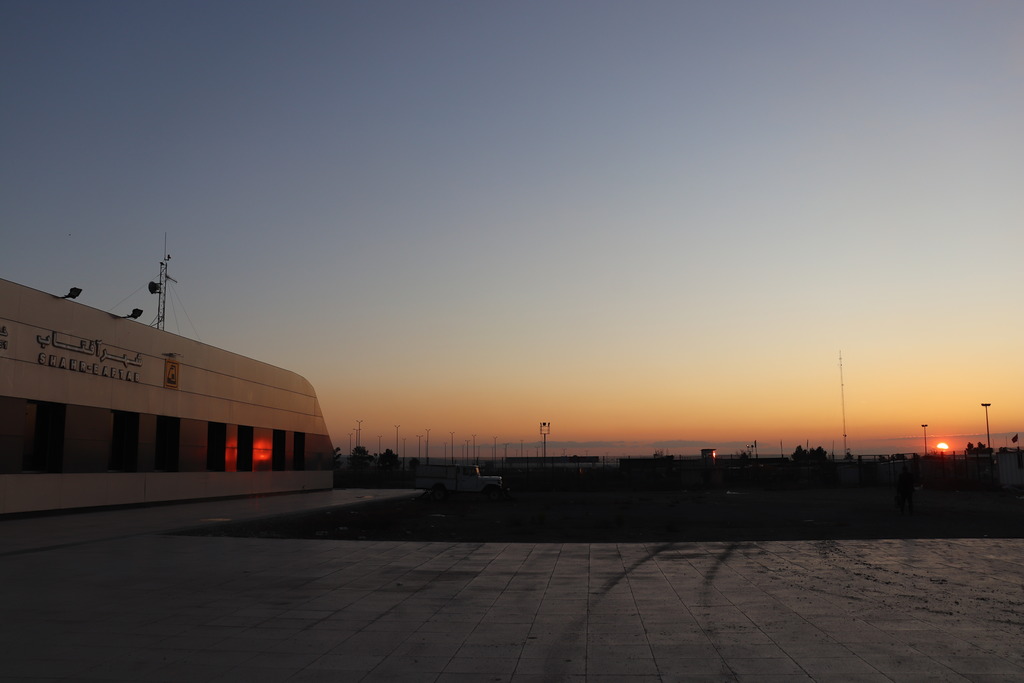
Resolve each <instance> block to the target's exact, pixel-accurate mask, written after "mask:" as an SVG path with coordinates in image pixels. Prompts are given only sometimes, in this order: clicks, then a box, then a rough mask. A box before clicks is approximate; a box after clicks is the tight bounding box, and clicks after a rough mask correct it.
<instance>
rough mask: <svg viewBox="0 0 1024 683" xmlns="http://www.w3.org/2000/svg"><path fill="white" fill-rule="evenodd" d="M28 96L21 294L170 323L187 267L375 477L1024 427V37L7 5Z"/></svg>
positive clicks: (7, 60) (206, 299)
mask: <svg viewBox="0 0 1024 683" xmlns="http://www.w3.org/2000/svg"><path fill="white" fill-rule="evenodd" d="M0 97H2V106H0V226H2V230H3V248H2V249H0V277H3V278H5V279H8V280H13V281H15V282H19V283H22V284H25V285H28V286H31V287H35V288H37V289H41V290H44V291H49V292H53V293H56V294H63V293H64V292H65V291H66V290H67V288H68V287H70V286H79V287H82V288H83V290H84V293H83V294H82V296H81V297H80V299H79V301H80V302H81V303H83V304H86V305H89V306H94V307H96V308H100V309H103V310H109V311H112V312H117V313H120V312H128V311H130V310H131V309H132V308H133V307H135V306H138V307H140V308H143V309H145V310H146V313H145V315H144V316H143V318H142V319H141V320H142V321H143V323H148V322H149V321H151V320H152V319H153V315H155V313H156V299H155V297H153V296H151V295H149V294H148V293H147V292H146V290H145V285H146V283H147V282H149V281H150V280H151V279H155V278H156V276H157V273H158V262H159V261H160V258H161V254H162V250H163V243H164V238H165V235H166V238H167V243H168V252H169V253H170V254H171V255H172V259H171V262H170V273H171V275H172V276H173V277H174V278H176V279H177V280H178V284H177V285H175V286H174V288H173V294H172V297H171V300H170V303H169V306H168V309H169V313H168V320H167V329H168V330H169V331H174V332H177V333H179V334H183V335H185V336H188V337H192V338H197V339H199V340H200V341H203V342H206V343H208V344H212V345H215V346H218V347H222V348H225V349H229V350H232V351H236V352H238V353H241V354H244V355H246V356H250V357H252V358H256V359H259V360H262V361H266V362H268V363H272V364H274V365H279V366H281V367H284V368H287V369H290V370H293V371H295V372H298V373H299V374H301V375H303V376H305V377H306V378H308V379H309V380H310V381H311V382H312V383H313V385H314V387H315V388H316V390H317V393H318V395H319V398H320V403H321V406H322V408H323V411H324V414H325V416H326V419H327V423H328V427H329V428H330V430H331V435H332V437H333V440H334V442H335V444H336V445H339V446H341V447H342V448H343V449H347V447H348V444H349V434H350V433H351V432H352V431H353V429H354V427H355V425H356V420H362V421H363V422H362V438H363V444H364V445H367V446H368V447H370V449H371V451H375V450H377V449H376V447H377V444H378V439H377V437H378V435H380V436H381V437H382V443H383V446H384V447H385V448H388V447H394V445H395V425H396V424H398V425H401V428H400V438H404V439H405V440H406V442H405V452H404V454H407V455H415V448H416V444H417V438H416V435H417V434H425V429H426V428H430V429H431V436H430V439H431V453H432V454H434V453H437V452H438V451H439V450H440V449H441V442H443V441H447V440H449V439H450V432H452V431H454V432H455V441H456V444H457V445H463V444H464V443H465V440H466V439H470V438H471V437H472V435H473V434H476V435H477V437H476V438H477V444H478V446H480V447H481V449H482V455H484V454H485V455H490V446H492V445H493V444H494V443H495V439H494V437H497V441H496V442H497V444H499V448H503V446H502V445H503V444H505V443H512V444H514V447H512V448H513V450H514V449H515V448H518V444H519V442H520V440H523V441H524V442H525V443H526V444H527V446H528V447H529V446H531V445H532V444H534V443H536V441H537V440H538V438H539V436H538V423H539V422H540V421H542V420H546V421H551V423H552V430H551V436H550V437H549V442H548V443H549V451H548V452H549V454H561V453H562V452H563V449H564V452H566V453H568V454H580V455H583V454H585V453H589V454H590V455H605V454H611V455H617V454H619V453H631V454H637V455H648V454H650V453H651V452H653V450H654V449H656V448H657V449H664V450H667V451H668V452H670V453H678V454H692V453H696V452H697V450H698V449H699V448H701V447H702V446H705V447H718V448H719V449H720V451H721V452H724V453H730V452H734V451H736V450H738V449H739V448H741V447H742V446H743V445H745V444H748V443H751V442H752V441H753V440H755V439H756V440H757V441H758V445H759V451H760V453H767V454H775V453H778V452H779V451H780V449H781V450H783V451H784V452H785V453H787V454H788V453H790V452H792V450H793V449H794V448H795V446H796V445H797V444H807V443H808V442H809V444H810V446H812V447H813V446H816V445H823V446H825V448H826V449H832V448H833V447H834V448H835V449H836V451H837V452H841V448H842V444H843V419H844V410H843V397H844V396H845V420H846V425H847V427H846V431H847V435H848V437H847V443H848V446H849V448H850V450H851V451H852V452H853V453H854V454H870V453H889V452H912V451H915V450H918V451H919V450H920V449H921V447H922V445H923V444H922V438H923V434H922V431H923V430H922V429H921V427H920V425H921V424H923V423H927V424H929V428H928V435H929V437H930V438H929V441H930V442H931V444H934V443H937V442H938V441H940V440H944V441H947V442H948V443H949V444H950V445H951V447H953V448H955V449H958V450H959V449H963V447H964V445H965V444H966V442H967V441H972V440H973V441H977V440H978V438H979V435H981V437H982V438H984V432H985V415H984V411H983V409H982V408H981V406H980V403H981V402H988V403H991V404H992V407H991V408H990V421H991V432H992V440H993V442H994V444H995V445H997V446H1001V445H1006V443H1007V439H1009V438H1010V437H1012V435H1013V434H1015V433H1017V432H1018V431H1024V392H1022V390H1021V389H1022V386H1024V362H1022V360H1021V344H1022V341H1024V322H1022V305H1021V304H1022V293H1024V282H1022V280H1021V272H1022V268H1021V265H1022V259H1024V222H1022V217H1024V190H1022V188H1024V126H1022V124H1021V122H1022V121H1024V3H1020V2H1010V1H1007V2H998V1H992V2H983V1H977V2H968V1H966V0H965V1H958V2H949V1H944V0H920V1H905V2H903V1H899V0H897V1H892V0H885V1H872V0H868V1H865V2H856V3H822V2H816V1H810V0H807V1H791V0H782V1H779V2H769V3H766V2H753V1H751V2H718V1H714V2H712V1H710V0H708V1H706V2H681V1H678V0H672V1H665V2H653V1H644V0H641V1H639V2H635V1H631V2H603V1H594V0H586V1H585V2H584V1H580V2H559V1H557V0H554V1H552V0H543V1H536V2H534V1H529V0H527V1H517V2H508V3H494V2H468V1H465V2H420V1H409V2H387V1H382V2H341V1H340V0H339V1H336V2H262V1H254V0H245V1H238V2H228V1H221V2H217V1H214V2H209V1H206V0H204V1H202V2H188V1H174V2H154V1H149V2H137V1H134V0H133V1H131V2H103V1H91V2H79V1H74V2H48V1H45V0H43V1H41V0H32V1H31V2H20V1H12V0H5V1H4V2H3V3H0ZM840 352H841V353H842V358H843V367H842V371H843V372H842V376H843V379H844V387H843V391H842V392H841V388H840V368H839V354H840ZM780 442H781V445H780ZM485 447H486V450H483V449H484V448H485ZM435 449H436V450H435ZM509 454H510V455H511V454H513V453H512V452H510V453H509Z"/></svg>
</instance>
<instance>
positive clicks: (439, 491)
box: [430, 484, 448, 501]
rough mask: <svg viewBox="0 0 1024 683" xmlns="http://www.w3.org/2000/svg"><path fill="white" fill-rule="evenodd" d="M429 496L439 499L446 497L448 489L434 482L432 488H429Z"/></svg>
mask: <svg viewBox="0 0 1024 683" xmlns="http://www.w3.org/2000/svg"><path fill="white" fill-rule="evenodd" d="M430 497H431V498H433V499H434V500H438V501H441V500H444V499H445V498H447V497H448V491H447V489H445V487H444V486H442V485H441V484H434V488H432V489H430Z"/></svg>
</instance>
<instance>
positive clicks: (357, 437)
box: [356, 420, 363, 448]
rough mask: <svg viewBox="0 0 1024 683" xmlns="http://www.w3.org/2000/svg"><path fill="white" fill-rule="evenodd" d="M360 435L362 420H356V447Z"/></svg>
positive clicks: (358, 443) (361, 433)
mask: <svg viewBox="0 0 1024 683" xmlns="http://www.w3.org/2000/svg"><path fill="white" fill-rule="evenodd" d="M362 435H363V421H362V420H356V447H357V448H358V447H359V445H360V438H361V437H362Z"/></svg>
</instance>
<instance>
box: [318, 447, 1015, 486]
mask: <svg viewBox="0 0 1024 683" xmlns="http://www.w3.org/2000/svg"><path fill="white" fill-rule="evenodd" d="M1000 455H1002V454H1000ZM1010 455H1011V456H1014V457H1016V454H1010ZM1005 461H1006V462H1007V463H1013V462H1016V461H1014V460H1012V458H1010V457H1007V458H1005ZM1001 463H1002V461H998V464H997V459H996V457H995V456H993V455H966V456H965V455H959V456H957V455H955V454H953V455H948V454H947V455H929V456H923V457H922V456H919V455H917V454H913V453H911V454H896V455H863V456H858V457H856V458H854V459H848V460H827V459H826V460H809V461H801V462H794V461H792V460H790V459H788V458H749V457H745V458H742V457H741V458H729V457H725V458H721V457H720V458H717V459H715V460H712V461H709V460H702V459H695V458H671V457H656V458H588V459H586V460H583V459H575V460H573V459H572V458H548V459H544V458H526V459H524V458H509V459H508V460H505V459H498V460H492V461H484V462H481V463H480V469H481V472H482V473H483V474H497V475H501V476H502V478H503V480H504V483H505V486H507V487H508V488H510V489H511V490H513V491H615V490H648V491H657V490H664V491H672V490H684V489H698V488H716V487H723V486H725V487H745V486H746V487H757V488H796V487H830V486H832V487H837V486H843V487H849V486H894V485H895V481H896V478H897V477H898V476H899V473H900V471H901V470H902V468H903V465H904V464H905V465H907V466H908V467H909V468H910V470H911V472H912V474H913V475H914V479H915V481H916V482H918V483H919V484H921V485H924V486H926V487H928V488H937V489H939V488H941V489H957V490H970V489H986V488H996V487H998V486H1000V481H1001V477H1000V471H1001V470H1002V471H1003V476H1002V479H1007V478H1008V476H1009V477H1012V476H1013V473H1012V471H1010V470H1007V469H1006V468H1005V467H1001V466H1000V465H1001ZM1008 472H1009V475H1008V474H1007V473H1008ZM1003 483H1006V484H1015V483H1017V482H1016V481H1004V482H1003ZM334 486H335V488H408V489H412V488H414V486H415V473H414V472H413V470H411V469H408V468H404V467H399V468H396V469H379V468H375V467H368V468H365V469H358V470H353V469H347V468H346V469H339V470H335V472H334Z"/></svg>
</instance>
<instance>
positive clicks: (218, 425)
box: [206, 422, 228, 472]
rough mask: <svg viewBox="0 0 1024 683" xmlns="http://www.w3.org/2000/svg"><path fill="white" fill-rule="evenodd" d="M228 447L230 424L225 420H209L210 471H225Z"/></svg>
mask: <svg viewBox="0 0 1024 683" xmlns="http://www.w3.org/2000/svg"><path fill="white" fill-rule="evenodd" d="M227 447H228V426H227V425H226V424H224V423H223V422H209V423H207V425H206V469H207V471H209V472H223V471H224V470H225V468H226V457H227Z"/></svg>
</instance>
